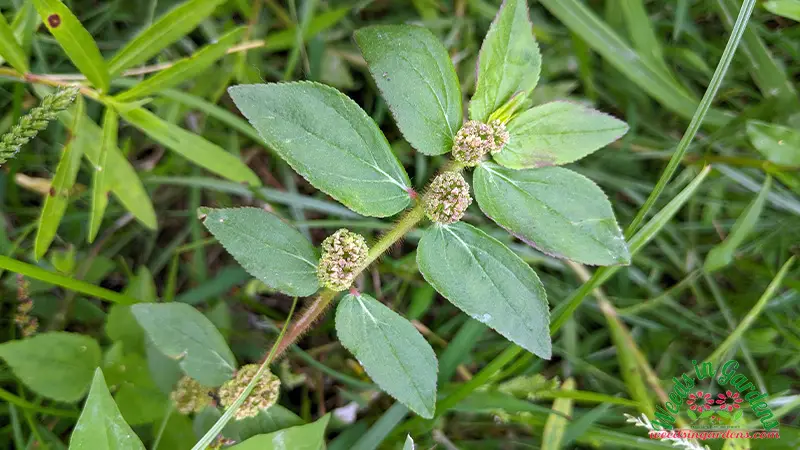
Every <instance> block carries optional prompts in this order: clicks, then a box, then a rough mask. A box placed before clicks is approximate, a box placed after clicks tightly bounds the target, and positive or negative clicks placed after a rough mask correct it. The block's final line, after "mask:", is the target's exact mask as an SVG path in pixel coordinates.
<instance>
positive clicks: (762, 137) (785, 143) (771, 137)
mask: <svg viewBox="0 0 800 450" xmlns="http://www.w3.org/2000/svg"><path fill="white" fill-rule="evenodd" d="M747 137H748V138H750V143H751V144H753V147H755V148H756V150H758V152H759V153H761V154H762V155H764V157H765V158H767V160H769V161H771V162H773V163H775V164H781V165H786V166H800V132H799V131H797V130H796V129H794V128H789V127H784V126H782V125H776V124H772V123H766V122H761V121H758V120H751V121H749V122H747Z"/></svg>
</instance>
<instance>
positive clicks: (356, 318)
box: [336, 294, 438, 419]
mask: <svg viewBox="0 0 800 450" xmlns="http://www.w3.org/2000/svg"><path fill="white" fill-rule="evenodd" d="M336 334H337V335H338V336H339V340H340V341H341V342H342V345H343V346H344V347H345V348H347V349H348V350H350V352H351V353H353V355H355V357H356V359H357V360H358V362H359V363H360V364H361V365H362V366H363V367H364V370H366V371H367V374H368V375H369V376H370V378H372V380H373V381H375V383H377V384H378V386H380V387H381V389H383V390H384V391H386V392H387V393H388V394H389V395H391V396H392V397H394V398H396V399H397V400H398V401H399V402H400V403H403V404H404V405H406V406H408V407H409V408H410V409H411V410H412V411H414V412H416V413H417V414H419V415H420V416H422V417H425V418H427V419H430V418H432V417H433V413H434V408H435V405H436V372H437V369H438V364H437V362H436V355H435V354H434V353H433V349H432V348H431V346H430V344H428V342H427V341H426V340H425V338H423V337H422V335H421V334H420V333H419V331H417V329H416V328H414V325H412V324H411V322H409V321H407V320H406V319H404V318H403V317H402V316H400V315H399V314H397V313H396V312H394V311H392V310H391V309H389V308H388V307H386V306H385V305H384V304H382V303H381V302H379V301H377V300H375V299H374V298H372V297H370V296H369V295H366V294H359V295H347V296H345V297H344V298H343V299H342V300H341V301H340V302H339V306H338V307H337V308H336Z"/></svg>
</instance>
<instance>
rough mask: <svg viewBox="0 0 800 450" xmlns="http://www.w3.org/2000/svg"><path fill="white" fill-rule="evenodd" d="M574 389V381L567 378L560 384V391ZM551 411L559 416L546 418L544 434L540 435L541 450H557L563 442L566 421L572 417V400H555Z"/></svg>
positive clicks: (551, 415) (552, 415)
mask: <svg viewBox="0 0 800 450" xmlns="http://www.w3.org/2000/svg"><path fill="white" fill-rule="evenodd" d="M574 389H575V380H574V379H572V378H567V379H566V381H564V383H562V384H561V390H562V391H572V390H574ZM553 411H555V412H556V413H560V414H550V415H549V416H547V422H545V424H544V432H543V433H542V450H558V449H560V448H561V442H562V441H563V440H564V432H565V431H567V423H568V421H567V419H566V418H565V417H564V416H566V417H570V416H571V415H572V399H571V398H568V397H565V398H557V399H556V400H555V401H554V402H553Z"/></svg>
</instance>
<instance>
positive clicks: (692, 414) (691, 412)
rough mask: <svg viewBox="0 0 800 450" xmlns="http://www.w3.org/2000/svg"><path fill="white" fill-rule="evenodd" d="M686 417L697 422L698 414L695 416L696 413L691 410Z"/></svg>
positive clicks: (687, 411)
mask: <svg viewBox="0 0 800 450" xmlns="http://www.w3.org/2000/svg"><path fill="white" fill-rule="evenodd" d="M686 415H687V416H689V418H690V419H692V421H695V420H697V414H695V412H694V411H692V410H691V409H689V410H686Z"/></svg>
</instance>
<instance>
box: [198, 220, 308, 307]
mask: <svg viewBox="0 0 800 450" xmlns="http://www.w3.org/2000/svg"><path fill="white" fill-rule="evenodd" d="M198 213H199V214H200V218H201V220H202V221H203V225H205V226H206V228H208V231H210V232H211V234H213V235H214V237H216V238H217V239H218V240H219V242H220V243H221V244H222V246H223V247H225V250H227V251H228V253H230V254H231V255H232V256H233V257H234V258H235V259H236V261H237V262H238V263H239V264H240V265H241V266H242V267H243V268H244V269H245V270H247V272H248V273H250V275H253V276H254V277H256V278H258V279H259V280H261V281H262V282H264V284H266V285H267V286H269V287H271V288H273V289H277V290H279V291H281V292H283V293H285V294H287V295H291V296H298V297H306V296H309V295H311V294H313V293H314V292H316V291H317V289H319V280H318V279H317V263H318V260H319V257H318V256H317V251H316V249H315V248H314V246H313V245H312V244H311V242H309V240H308V239H306V237H305V236H303V234H301V233H300V232H299V231H297V230H295V229H294V228H292V227H291V226H290V225H288V224H287V223H286V222H284V221H283V220H281V219H280V218H278V217H277V216H276V215H274V214H271V213H268V212H266V211H264V210H262V209H258V208H230V209H211V208H200V209H199V210H198Z"/></svg>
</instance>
